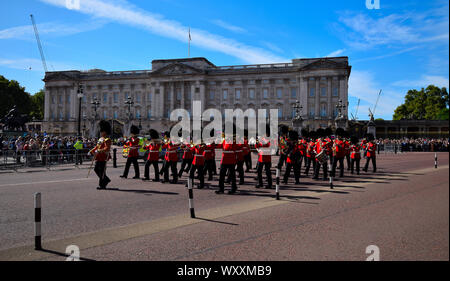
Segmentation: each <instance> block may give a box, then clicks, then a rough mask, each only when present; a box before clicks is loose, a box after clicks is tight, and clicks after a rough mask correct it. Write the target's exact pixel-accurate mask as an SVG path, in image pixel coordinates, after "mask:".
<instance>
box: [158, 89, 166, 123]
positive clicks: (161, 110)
mask: <svg viewBox="0 0 450 281" xmlns="http://www.w3.org/2000/svg"><path fill="white" fill-rule="evenodd" d="M164 94H165V93H164V84H163V83H160V84H159V104H158V117H160V118H163V117H164V111H165V108H164Z"/></svg>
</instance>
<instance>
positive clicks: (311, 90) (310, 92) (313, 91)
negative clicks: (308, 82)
mask: <svg viewBox="0 0 450 281" xmlns="http://www.w3.org/2000/svg"><path fill="white" fill-rule="evenodd" d="M315 93H316V88H314V87H311V88H309V96H310V97H314V96H315Z"/></svg>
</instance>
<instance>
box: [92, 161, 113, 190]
mask: <svg viewBox="0 0 450 281" xmlns="http://www.w3.org/2000/svg"><path fill="white" fill-rule="evenodd" d="M94 172H95V173H96V174H97V176H98V185H99V186H100V187H101V188H105V187H106V185H107V184H108V182H110V181H111V180H110V179H109V178H108V176H107V175H106V161H96V162H95V167H94Z"/></svg>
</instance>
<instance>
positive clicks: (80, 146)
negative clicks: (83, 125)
mask: <svg viewBox="0 0 450 281" xmlns="http://www.w3.org/2000/svg"><path fill="white" fill-rule="evenodd" d="M73 147H75V149H76V150H79V149H83V143H82V142H81V141H77V142H76V143H75V144H74V145H73Z"/></svg>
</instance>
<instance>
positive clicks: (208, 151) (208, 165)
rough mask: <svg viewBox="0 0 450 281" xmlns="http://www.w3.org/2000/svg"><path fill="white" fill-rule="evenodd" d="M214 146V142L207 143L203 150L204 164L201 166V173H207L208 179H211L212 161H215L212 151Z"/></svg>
mask: <svg viewBox="0 0 450 281" xmlns="http://www.w3.org/2000/svg"><path fill="white" fill-rule="evenodd" d="M215 147H216V145H215V144H214V142H212V143H207V144H206V147H205V150H204V151H203V156H205V166H204V168H203V169H204V170H203V174H204V175H206V173H208V181H212V180H213V173H214V171H213V170H214V162H215V161H216V159H215V152H214V149H215Z"/></svg>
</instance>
